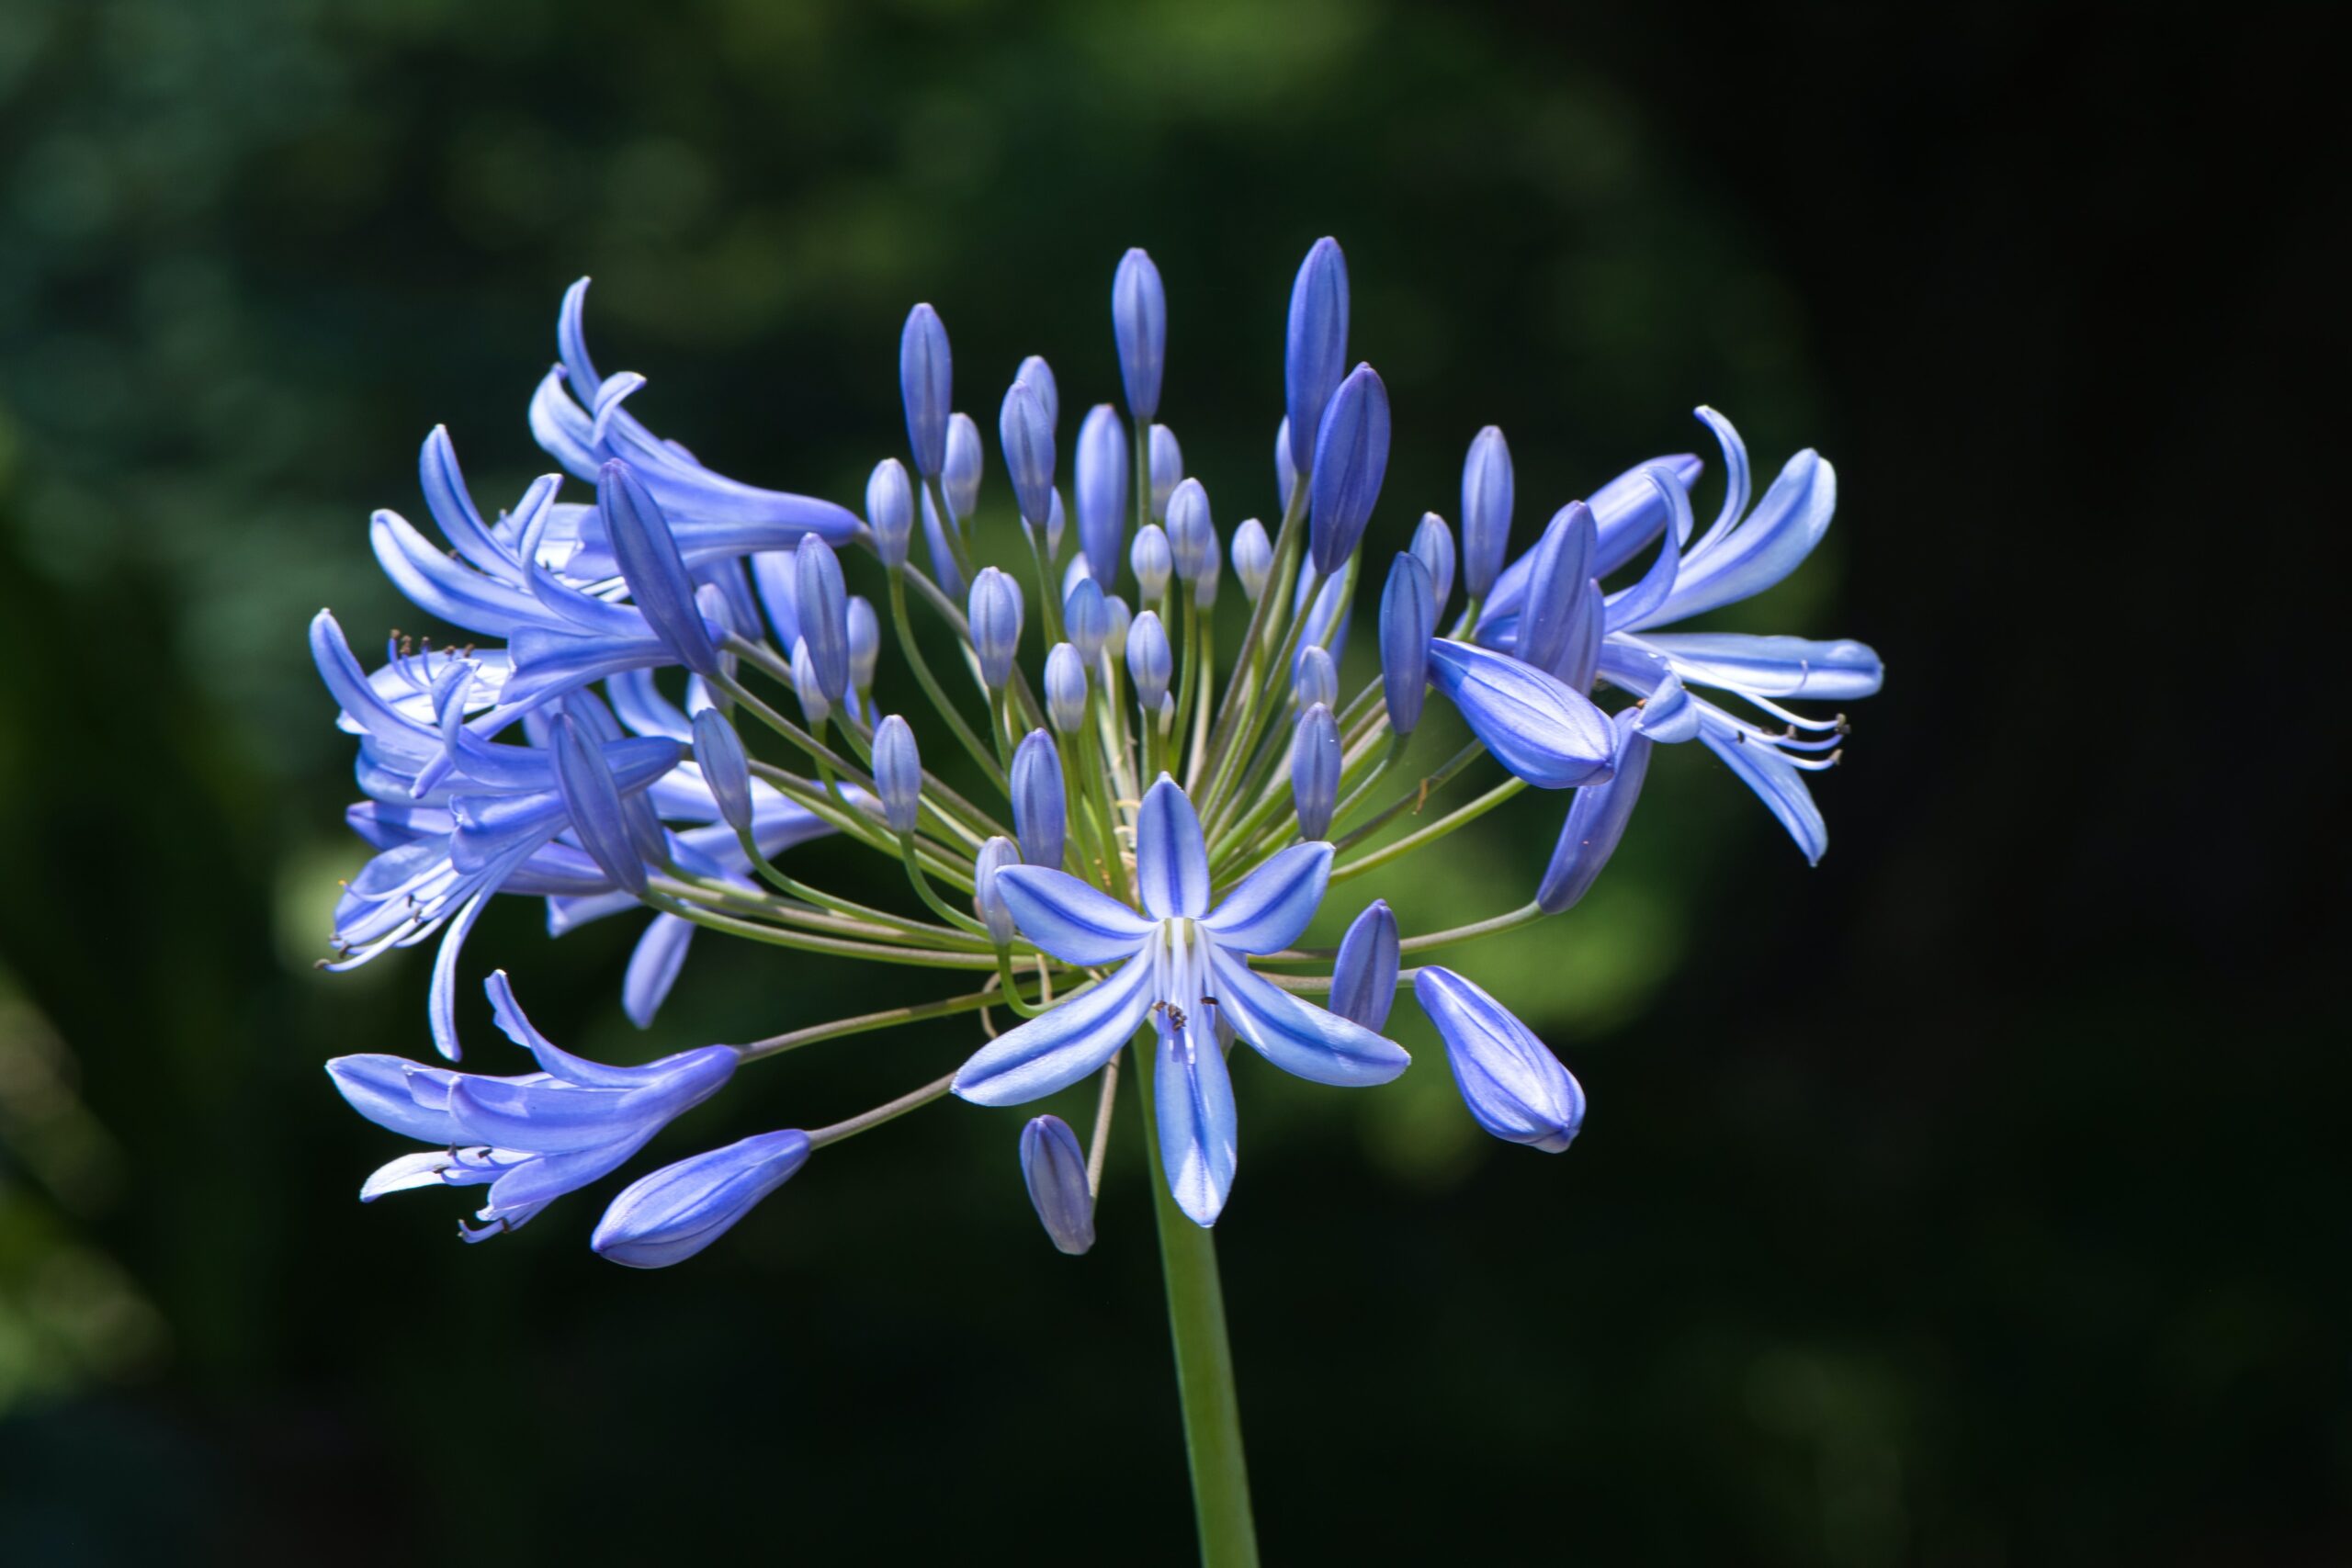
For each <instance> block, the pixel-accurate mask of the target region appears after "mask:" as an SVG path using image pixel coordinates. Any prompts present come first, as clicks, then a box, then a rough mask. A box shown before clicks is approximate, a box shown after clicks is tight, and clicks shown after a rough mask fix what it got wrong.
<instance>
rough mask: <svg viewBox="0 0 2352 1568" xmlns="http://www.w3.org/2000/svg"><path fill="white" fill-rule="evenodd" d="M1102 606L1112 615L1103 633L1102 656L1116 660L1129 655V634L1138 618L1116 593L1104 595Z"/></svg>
mask: <svg viewBox="0 0 2352 1568" xmlns="http://www.w3.org/2000/svg"><path fill="white" fill-rule="evenodd" d="M1103 610H1104V612H1105V613H1106V614H1107V615H1109V616H1110V620H1109V623H1108V625H1107V626H1105V628H1104V630H1103V658H1105V659H1108V660H1114V662H1115V661H1117V660H1124V659H1125V658H1126V656H1127V634H1128V633H1129V632H1130V631H1131V630H1133V629H1134V626H1135V624H1136V618H1135V615H1134V614H1133V613H1132V612H1131V611H1129V610H1128V608H1127V602H1126V601H1125V599H1122V598H1120V597H1119V596H1118V595H1117V594H1116V593H1105V594H1104V595H1103Z"/></svg>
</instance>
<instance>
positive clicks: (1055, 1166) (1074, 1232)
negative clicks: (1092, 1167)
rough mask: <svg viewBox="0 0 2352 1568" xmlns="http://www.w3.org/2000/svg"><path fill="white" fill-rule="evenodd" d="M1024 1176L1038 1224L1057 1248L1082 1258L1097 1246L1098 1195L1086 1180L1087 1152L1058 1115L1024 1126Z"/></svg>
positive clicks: (1022, 1135) (1045, 1117) (1042, 1117)
mask: <svg viewBox="0 0 2352 1568" xmlns="http://www.w3.org/2000/svg"><path fill="white" fill-rule="evenodd" d="M1021 1179H1022V1180H1023V1181H1024V1182H1026V1183H1028V1185H1029V1201H1030V1204H1031V1205H1032V1206H1033V1207H1035V1209H1036V1211H1037V1223H1038V1224H1041V1225H1044V1226H1045V1227H1046V1237H1047V1238H1048V1239H1049V1240H1051V1241H1052V1242H1053V1244H1054V1246H1055V1247H1057V1248H1058V1249H1060V1250H1061V1251H1063V1252H1066V1253H1068V1254H1069V1255H1070V1256H1071V1257H1072V1258H1076V1257H1078V1256H1079V1255H1080V1254H1081V1253H1083V1252H1085V1251H1086V1250H1087V1249H1088V1248H1089V1247H1092V1246H1093V1245H1094V1194H1093V1193H1092V1192H1091V1191H1090V1190H1088V1189H1087V1185H1086V1151H1085V1150H1083V1149H1081V1148H1080V1147H1079V1144H1078V1134H1075V1133H1073V1132H1071V1131H1070V1130H1069V1122H1064V1121H1063V1120H1062V1119H1061V1118H1060V1117H1058V1116H1039V1117H1036V1118H1035V1119H1033V1120H1032V1121H1031V1122H1030V1123H1029V1124H1028V1125H1027V1126H1025V1127H1023V1128H1022V1129H1021Z"/></svg>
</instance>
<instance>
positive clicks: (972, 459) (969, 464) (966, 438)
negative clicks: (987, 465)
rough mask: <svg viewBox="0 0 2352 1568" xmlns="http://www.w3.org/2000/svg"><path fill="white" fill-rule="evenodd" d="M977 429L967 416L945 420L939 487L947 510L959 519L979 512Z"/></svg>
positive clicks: (978, 437) (978, 442) (978, 439)
mask: <svg viewBox="0 0 2352 1568" xmlns="http://www.w3.org/2000/svg"><path fill="white" fill-rule="evenodd" d="M983 456H984V455H983V453H982V452H981V450H980V427H979V425H978V423H975V422H974V421H973V418H972V416H971V415H970V414H967V413H959V414H955V415H953V416H951V417H950V418H949V419H948V421H947V464H946V467H945V468H944V470H942V472H941V473H940V476H939V488H940V489H941V490H942V491H944V492H945V493H946V496H947V510H948V511H950V512H953V513H955V514H956V520H957V521H958V522H961V521H962V520H963V519H965V518H967V517H969V516H971V514H972V513H975V512H977V511H978V510H979V506H980V467H981V461H982V457H983Z"/></svg>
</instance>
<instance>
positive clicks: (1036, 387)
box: [1012, 354, 1062, 430]
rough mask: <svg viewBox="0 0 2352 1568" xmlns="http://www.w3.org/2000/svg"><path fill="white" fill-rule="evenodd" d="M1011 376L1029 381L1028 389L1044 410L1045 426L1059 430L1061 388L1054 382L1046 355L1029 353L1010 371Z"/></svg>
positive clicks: (1060, 421)
mask: <svg viewBox="0 0 2352 1568" xmlns="http://www.w3.org/2000/svg"><path fill="white" fill-rule="evenodd" d="M1012 378H1013V379H1014V380H1016V381H1026V382H1028V383H1029V389H1030V390H1031V391H1033V392H1035V393H1036V394H1037V401H1038V404H1039V405H1040V406H1041V407H1043V408H1044V409H1045V411H1046V426H1047V427H1048V428H1049V429H1054V430H1059V429H1060V428H1061V423H1062V393H1061V389H1060V388H1059V387H1058V386H1057V385H1056V384H1055V382H1054V367H1052V366H1050V365H1048V364H1046V356H1045V355H1042V354H1033V355H1030V356H1029V357H1028V358H1026V359H1024V360H1023V361H1022V362H1021V368H1020V369H1018V370H1015V371H1014V372H1013V373H1012Z"/></svg>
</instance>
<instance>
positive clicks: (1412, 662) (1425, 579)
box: [1380, 555, 1437, 736]
mask: <svg viewBox="0 0 2352 1568" xmlns="http://www.w3.org/2000/svg"><path fill="white" fill-rule="evenodd" d="M1436 635H1437V606H1436V604H1434V603H1433V602H1432V600H1431V598H1430V574H1429V570H1428V569H1427V568H1425V567H1424V566H1422V565H1421V563H1420V561H1419V558H1416V557H1413V556H1410V555H1400V556H1398V557H1397V564H1396V565H1394V566H1392V567H1390V568H1389V569H1388V584H1387V586H1386V587H1385V588H1383V589H1382V590H1381V591H1380V687H1381V692H1382V694H1383V695H1385V697H1386V698H1387V699H1388V728H1390V729H1391V730H1393V731H1395V732H1396V733H1397V734H1398V735H1400V736H1403V735H1410V734H1412V733H1413V727H1414V726H1415V725H1417V724H1419V723H1420V722H1421V700H1422V699H1423V698H1424V697H1426V696H1427V695H1428V694H1429V671H1430V637H1435V636H1436Z"/></svg>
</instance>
